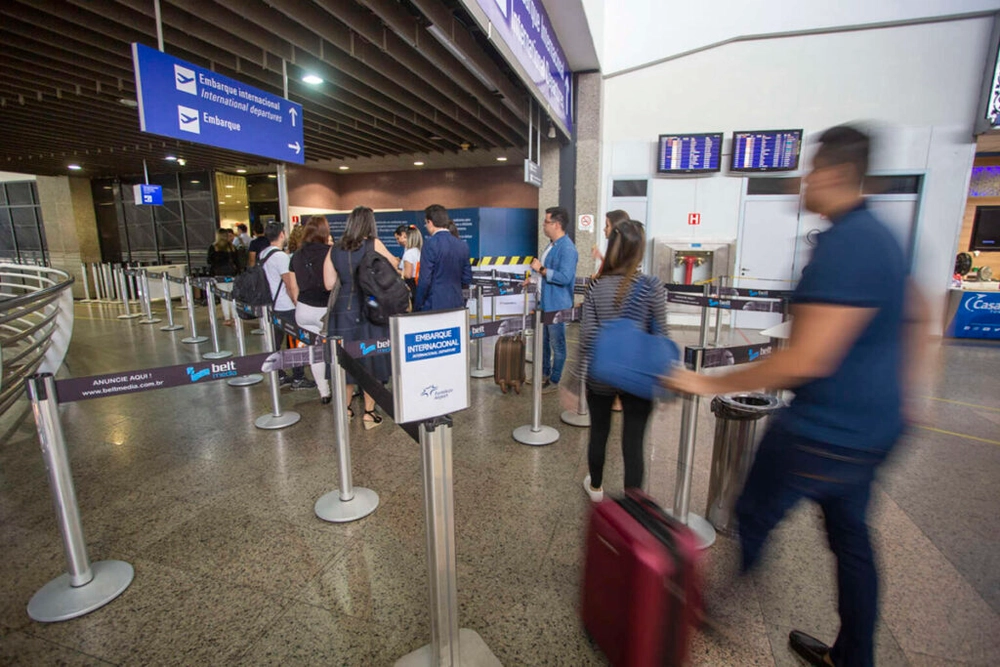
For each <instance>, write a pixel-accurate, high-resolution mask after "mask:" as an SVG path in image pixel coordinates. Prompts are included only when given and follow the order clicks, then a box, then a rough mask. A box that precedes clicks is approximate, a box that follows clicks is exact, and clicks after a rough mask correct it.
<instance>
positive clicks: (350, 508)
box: [314, 486, 378, 523]
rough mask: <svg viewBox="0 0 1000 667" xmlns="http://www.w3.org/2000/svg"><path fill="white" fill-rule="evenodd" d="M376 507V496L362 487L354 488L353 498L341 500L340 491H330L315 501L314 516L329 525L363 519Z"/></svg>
mask: <svg viewBox="0 0 1000 667" xmlns="http://www.w3.org/2000/svg"><path fill="white" fill-rule="evenodd" d="M376 507H378V494H377V493H375V492H374V491H372V490H371V489H366V488H365V487H363V486H356V487H354V497H353V498H351V499H350V500H341V499H340V491H331V492H330V493H327V494H326V495H324V496H323V497H322V498H320V499H319V500H317V501H316V505H315V507H314V510H315V512H316V516H318V517H319V518H321V519H323V521H330V522H331V523H347V522H348V521H357V520H358V519H363V518H364V517H366V516H368V515H369V514H371V513H372V512H374V511H375V508H376Z"/></svg>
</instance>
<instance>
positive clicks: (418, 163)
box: [413, 160, 424, 167]
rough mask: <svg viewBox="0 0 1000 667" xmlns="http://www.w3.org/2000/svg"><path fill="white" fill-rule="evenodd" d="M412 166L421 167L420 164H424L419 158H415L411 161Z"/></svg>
mask: <svg viewBox="0 0 1000 667" xmlns="http://www.w3.org/2000/svg"><path fill="white" fill-rule="evenodd" d="M413 166H414V167H422V166H424V163H423V162H421V161H420V160H417V161H416V162H414V163H413Z"/></svg>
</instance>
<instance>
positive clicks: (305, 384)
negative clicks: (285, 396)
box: [292, 378, 316, 391]
mask: <svg viewBox="0 0 1000 667" xmlns="http://www.w3.org/2000/svg"><path fill="white" fill-rule="evenodd" d="M315 388H316V383H315V382H313V381H312V380H310V379H308V378H299V379H298V380H292V391H295V390H296V389H315Z"/></svg>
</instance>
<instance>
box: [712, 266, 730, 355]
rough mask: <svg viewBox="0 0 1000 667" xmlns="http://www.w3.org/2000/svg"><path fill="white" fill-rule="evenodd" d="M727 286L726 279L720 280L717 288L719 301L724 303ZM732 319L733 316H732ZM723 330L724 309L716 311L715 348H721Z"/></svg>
mask: <svg viewBox="0 0 1000 667" xmlns="http://www.w3.org/2000/svg"><path fill="white" fill-rule="evenodd" d="M725 286H726V279H725V278H719V282H718V284H717V285H716V286H715V292H716V294H718V295H719V301H722V298H723V297H722V289H723V288H724V287H725ZM730 317H732V315H730ZM721 330H722V309H721V308H716V309H715V342H714V344H713V345H714V347H719V333H720V332H721Z"/></svg>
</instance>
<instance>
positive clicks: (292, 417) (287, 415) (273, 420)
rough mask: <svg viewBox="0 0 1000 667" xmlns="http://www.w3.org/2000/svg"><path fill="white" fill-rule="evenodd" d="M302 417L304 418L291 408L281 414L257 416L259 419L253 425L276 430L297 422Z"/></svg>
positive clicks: (267, 429)
mask: <svg viewBox="0 0 1000 667" xmlns="http://www.w3.org/2000/svg"><path fill="white" fill-rule="evenodd" d="M300 419H302V415H300V414H299V413H298V412H292V411H291V410H289V411H288V412H282V413H281V414H280V415H272V414H266V415H263V416H260V417H257V421H255V422H254V423H253V425H254V426H256V427H257V428H262V429H264V430H266V431H276V430H277V429H279V428H285V427H286V426H292V425H293V424H297V423H299V420H300Z"/></svg>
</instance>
